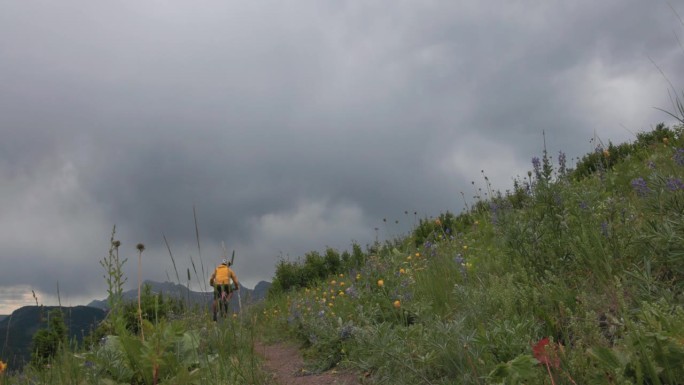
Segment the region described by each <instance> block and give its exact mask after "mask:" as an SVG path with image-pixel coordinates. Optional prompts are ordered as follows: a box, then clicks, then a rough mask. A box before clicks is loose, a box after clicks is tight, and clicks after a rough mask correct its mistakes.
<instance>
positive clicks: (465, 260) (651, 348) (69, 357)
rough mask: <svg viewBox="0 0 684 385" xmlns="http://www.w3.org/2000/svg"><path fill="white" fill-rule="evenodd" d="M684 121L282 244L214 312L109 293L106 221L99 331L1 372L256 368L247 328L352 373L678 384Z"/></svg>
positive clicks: (182, 376)
mask: <svg viewBox="0 0 684 385" xmlns="http://www.w3.org/2000/svg"><path fill="white" fill-rule="evenodd" d="M683 132H684V128H683V127H675V128H672V129H670V128H667V127H664V126H662V125H659V126H658V127H657V128H656V129H655V130H654V131H652V132H648V133H643V134H640V135H638V137H637V138H636V139H635V141H634V142H633V143H623V144H620V145H613V144H609V145H607V146H605V147H599V148H597V149H596V151H594V152H592V153H590V154H586V156H584V157H583V158H582V159H581V160H580V161H579V162H578V163H577V164H576V165H568V164H566V160H565V155H563V154H558V155H556V156H554V157H553V158H554V159H552V157H551V156H550V154H546V153H543V154H541V155H540V156H539V157H538V158H537V157H535V158H533V159H532V163H531V165H530V171H529V173H528V174H527V175H526V176H524V177H522V178H520V179H519V180H516V181H515V183H514V184H513V186H511V188H510V190H507V191H503V192H499V191H493V190H492V188H491V185H490V184H489V180H488V178H487V176H486V175H483V180H482V186H481V191H482V194H481V195H482V196H481V198H480V200H479V201H477V202H475V203H473V204H471V205H470V206H469V207H468V208H467V211H466V212H463V213H461V214H459V215H455V214H453V213H450V212H445V213H442V214H441V215H439V217H437V218H423V219H421V220H419V221H418V223H417V224H416V226H415V228H414V229H413V230H412V231H411V233H410V234H409V235H407V236H405V237H401V238H397V239H390V240H385V241H382V242H379V241H378V242H376V243H375V244H372V245H366V246H361V245H353V247H352V249H351V250H349V251H338V250H334V249H331V248H327V249H325V250H324V251H323V252H317V251H311V252H309V253H307V254H306V255H304V256H302V257H301V258H299V259H297V260H294V261H289V260H283V261H280V262H279V263H278V265H277V269H276V275H275V277H274V281H273V285H272V286H271V288H270V289H269V294H268V297H267V299H266V301H264V302H262V303H260V304H258V305H254V306H251V307H250V308H249V309H248V311H246V312H245V311H243V312H242V313H241V314H239V315H233V316H230V317H229V318H228V319H225V320H222V321H221V322H218V323H214V322H212V321H211V315H210V314H208V313H207V311H206V310H204V311H201V310H200V311H188V310H184V312H183V313H182V314H178V313H177V312H169V311H168V309H166V308H165V307H164V306H165V305H164V303H163V301H161V300H160V298H158V297H157V296H156V295H154V294H151V293H147V294H145V296H146V297H144V298H143V301H142V302H143V305H144V306H143V309H144V310H141V311H140V313H138V312H137V309H136V308H135V306H131V305H128V306H127V307H126V306H122V305H120V304H118V303H119V302H118V301H119V300H118V299H122V297H123V290H122V287H121V286H122V283H123V282H124V281H125V279H124V277H122V274H121V271H122V269H121V266H122V264H123V262H124V261H121V260H119V259H118V247H119V245H120V243H119V242H118V241H116V240H115V237H114V234H112V240H111V246H110V253H109V257H108V258H105V259H104V260H103V261H102V265H103V267H104V268H105V270H106V271H107V275H106V284H107V286H108V289H109V290H108V292H109V293H110V301H111V303H110V307H111V308H112V309H113V310H112V312H111V313H110V314H109V316H108V318H107V320H106V321H105V322H103V323H102V324H101V327H100V328H99V329H98V331H97V333H98V334H96V337H97V338H91V339H89V340H88V341H89V343H86V344H84V345H83V346H79V347H74V346H71V347H67V346H63V348H62V349H61V350H60V352H59V353H58V354H57V355H55V356H54V357H52V358H51V360H50V361H49V363H48V364H47V365H31V366H28V367H27V368H26V369H25V370H24V371H23V372H22V373H14V374H12V375H5V376H4V377H2V376H0V383H2V384H3V385H4V384H24V383H45V384H67V383H69V384H73V383H78V384H82V383H83V384H205V383H214V384H230V385H232V384H270V383H272V377H270V376H269V375H267V374H265V373H264V372H263V371H262V369H261V366H260V365H259V359H258V357H257V356H256V355H255V353H254V349H253V344H254V342H255V340H256V339H257V336H258V338H259V339H266V340H276V339H287V340H295V341H297V342H299V343H300V345H301V346H302V348H303V351H304V352H305V354H306V356H307V357H308V358H309V365H310V367H309V368H308V369H309V370H310V371H323V370H327V369H330V368H337V367H344V368H349V369H351V370H353V371H355V372H357V373H358V374H359V377H360V378H361V382H362V383H364V384H411V385H413V384H435V385H436V384H553V385H556V384H681V383H682V379H683V378H684V280H683V278H684V182H683V180H684V137H683V136H682V134H683ZM476 187H477V186H476ZM406 214H407V215H409V214H408V213H406ZM139 246H140V247H139V249H138V250H139V252H140V253H142V252H143V250H144V246H143V245H139ZM171 315H172V316H171ZM100 336H102V337H103V338H100ZM3 381H4V382H3Z"/></svg>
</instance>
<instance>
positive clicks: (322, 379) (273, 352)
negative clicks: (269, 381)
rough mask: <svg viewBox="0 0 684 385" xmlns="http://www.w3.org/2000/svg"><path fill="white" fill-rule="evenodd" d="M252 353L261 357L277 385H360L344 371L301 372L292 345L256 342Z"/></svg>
mask: <svg viewBox="0 0 684 385" xmlns="http://www.w3.org/2000/svg"><path fill="white" fill-rule="evenodd" d="M254 351H255V352H256V353H257V354H258V355H260V356H261V357H263V359H264V366H265V367H266V370H268V371H269V372H270V373H272V374H273V383H274V384H278V385H360V384H361V382H360V381H359V380H358V376H357V375H355V374H353V373H350V372H345V371H337V370H329V371H327V372H324V373H321V374H310V373H307V372H306V371H304V370H303V368H304V360H303V359H302V356H301V354H300V352H299V349H297V348H296V347H295V346H294V345H291V344H287V343H284V342H277V343H274V344H265V343H261V342H256V343H255V344H254Z"/></svg>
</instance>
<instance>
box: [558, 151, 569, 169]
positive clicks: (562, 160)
mask: <svg viewBox="0 0 684 385" xmlns="http://www.w3.org/2000/svg"><path fill="white" fill-rule="evenodd" d="M566 163H567V158H566V156H565V153H564V152H563V151H558V173H559V174H560V175H565V172H566V170H567V169H566Z"/></svg>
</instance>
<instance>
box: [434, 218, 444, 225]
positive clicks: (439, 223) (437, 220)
mask: <svg viewBox="0 0 684 385" xmlns="http://www.w3.org/2000/svg"><path fill="white" fill-rule="evenodd" d="M435 224H436V225H437V226H441V225H442V221H440V220H439V218H437V219H435Z"/></svg>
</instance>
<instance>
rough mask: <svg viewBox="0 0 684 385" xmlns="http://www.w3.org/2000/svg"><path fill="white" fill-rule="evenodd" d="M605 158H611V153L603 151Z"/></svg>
mask: <svg viewBox="0 0 684 385" xmlns="http://www.w3.org/2000/svg"><path fill="white" fill-rule="evenodd" d="M603 156H604V157H605V158H610V151H608V150H603Z"/></svg>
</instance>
